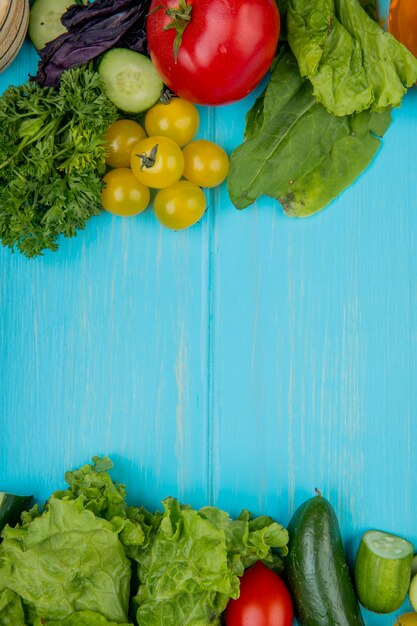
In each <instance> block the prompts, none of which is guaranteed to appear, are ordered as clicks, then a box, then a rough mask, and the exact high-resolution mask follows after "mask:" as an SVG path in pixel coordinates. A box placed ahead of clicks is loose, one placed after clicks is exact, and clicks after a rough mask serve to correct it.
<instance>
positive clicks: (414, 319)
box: [0, 44, 417, 626]
mask: <svg viewBox="0 0 417 626" xmlns="http://www.w3.org/2000/svg"><path fill="white" fill-rule="evenodd" d="M34 68H35V55H34V54H33V52H32V51H31V49H30V45H29V44H26V45H25V47H24V49H23V50H22V52H21V53H20V55H19V57H18V59H17V60H16V61H15V63H14V64H13V66H12V67H11V68H10V69H9V70H8V71H7V72H5V73H4V74H3V75H2V76H1V77H0V90H3V89H4V88H5V87H6V86H7V85H8V84H9V83H11V82H15V83H19V82H23V81H24V80H25V78H26V75H27V73H28V71H33V70H34ZM254 97H255V94H254V95H253V96H252V97H250V98H248V99H247V100H245V101H244V102H242V103H239V104H237V105H234V106H232V107H223V108H219V109H217V110H208V109H201V115H202V128H201V132H200V135H201V136H204V137H205V138H213V139H215V140H216V141H218V142H219V143H220V144H221V145H223V146H224V147H226V149H228V150H229V151H230V150H231V149H233V147H235V146H236V145H237V144H238V143H239V142H240V141H241V139H242V133H243V127H244V116H245V113H246V111H247V110H248V108H249V106H250V104H251V102H252V101H253V99H254ZM416 110H417V92H416V91H414V92H412V93H410V94H409V95H408V96H407V98H406V100H405V102H404V105H403V107H402V108H401V110H400V111H397V112H395V115H394V117H395V120H394V123H393V125H392V127H391V128H390V130H389V131H388V133H387V135H386V137H385V139H384V146H383V149H382V150H381V151H380V153H379V154H378V156H377V158H376V160H375V161H374V163H373V164H372V166H371V167H370V168H369V170H368V171H367V172H366V173H365V174H364V175H363V176H362V177H361V178H360V179H359V180H358V181H357V182H356V183H355V184H354V186H353V187H352V188H351V189H349V190H348V191H347V192H346V193H345V194H343V195H342V196H341V197H340V198H339V199H338V200H337V201H336V202H334V203H333V205H332V206H331V207H329V208H328V209H327V210H326V211H324V212H323V213H321V214H319V215H318V216H315V217H313V218H310V219H307V220H302V221H300V220H289V219H287V218H285V217H284V216H283V215H282V212H281V211H280V209H279V207H278V206H277V205H276V204H275V203H274V202H272V201H270V200H262V201H259V202H258V203H257V204H256V206H254V207H252V208H250V209H247V210H246V211H243V212H238V211H236V210H235V209H234V208H233V207H232V206H231V204H230V201H229V199H228V195H227V190H226V188H225V187H222V188H221V189H220V190H216V191H213V192H210V193H208V200H209V212H208V214H207V215H206V216H205V218H204V219H203V220H202V222H201V223H200V224H198V225H197V226H196V227H194V228H193V229H191V230H189V231H187V232H184V233H171V232H168V231H166V230H164V229H162V228H160V227H159V225H158V224H157V222H156V220H155V218H154V216H153V214H152V211H150V210H148V211H147V212H146V214H144V215H142V216H140V217H138V218H136V219H131V220H128V219H126V220H123V219H119V218H116V217H112V216H110V215H102V216H101V217H99V218H94V219H93V220H91V221H90V223H89V225H88V227H87V229H86V230H85V231H84V232H83V233H80V234H79V236H78V237H77V238H76V239H73V240H63V241H62V242H61V250H60V252H59V253H57V254H47V255H45V257H44V258H42V259H38V260H35V261H27V260H25V259H23V258H22V257H20V256H18V255H17V254H16V255H11V254H10V252H9V251H7V250H4V249H2V250H1V251H0V281H1V282H0V314H1V320H0V345H1V349H2V362H1V367H0V389H1V401H0V411H1V413H0V419H1V430H2V435H3V436H2V437H1V440H0V489H7V490H10V491H21V492H26V491H33V492H34V493H35V494H36V495H37V496H38V497H39V498H40V499H43V498H45V497H46V496H47V495H48V494H49V493H50V492H51V491H52V490H53V489H55V488H57V487H59V486H61V485H62V483H63V474H64V471H65V470H66V469H68V468H70V467H74V466H76V465H78V464H80V463H84V462H87V461H88V460H89V459H90V457H91V456H92V455H93V454H96V453H106V454H110V455H111V456H112V458H113V459H114V461H115V463H116V470H115V475H116V476H117V478H119V479H120V480H123V481H125V482H126V483H127V484H128V487H129V492H130V499H131V500H132V501H139V500H140V501H141V502H143V503H144V504H145V505H147V506H150V507H156V506H157V505H158V502H159V501H160V499H162V498H163V497H165V496H167V495H177V496H179V497H180V498H181V499H182V500H184V501H186V502H189V503H191V504H193V505H196V506H197V505H204V504H206V503H207V502H211V503H215V504H218V505H220V506H222V507H223V508H225V509H227V510H229V511H230V512H232V513H237V512H238V511H239V509H240V508H241V507H243V506H246V507H249V508H251V509H252V510H253V511H254V512H255V513H261V512H262V513H266V514H270V515H272V516H274V517H275V518H277V519H278V520H280V521H282V522H283V523H287V522H288V520H289V517H290V515H291V514H292V512H293V510H294V508H295V507H296V506H297V505H298V504H300V503H301V502H302V501H303V500H304V499H305V498H307V497H309V496H311V495H313V492H314V488H315V487H319V488H320V489H321V490H322V491H323V493H324V494H325V495H326V496H328V497H329V498H330V499H331V501H332V502H333V504H334V506H335V508H336V510H337V513H338V515H339V519H340V523H341V527H342V532H343V536H344V538H345V542H346V547H347V550H348V554H349V557H350V559H352V557H353V556H354V554H355V550H356V547H357V544H358V541H359V539H360V536H361V533H362V532H363V531H364V530H366V529H369V528H372V527H376V528H380V529H383V530H389V531H392V532H397V533H400V534H402V535H403V536H405V537H407V538H408V539H410V540H412V541H413V542H414V544H415V545H416V546H417V501H416V498H415V496H414V489H415V477H416V475H417V456H416V450H415V442H416V437H417V408H416V407H417V390H416V389H417V386H416V380H417V358H416V354H417V352H416V349H417V345H416V344H417V245H416V244H417V211H416V201H415V195H416V182H417V179H416V172H417V152H416V149H415V145H416V137H417V116H416V113H415V112H416ZM393 621H394V620H393V617H392V616H388V617H383V616H375V615H370V614H367V615H366V623H367V625H368V626H390V625H391V624H392V623H393Z"/></svg>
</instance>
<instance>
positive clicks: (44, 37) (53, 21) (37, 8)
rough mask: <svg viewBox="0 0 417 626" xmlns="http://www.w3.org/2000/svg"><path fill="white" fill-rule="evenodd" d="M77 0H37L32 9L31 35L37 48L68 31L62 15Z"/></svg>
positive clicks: (30, 20) (39, 48) (30, 19)
mask: <svg viewBox="0 0 417 626" xmlns="http://www.w3.org/2000/svg"><path fill="white" fill-rule="evenodd" d="M72 4H75V0H35V2H34V3H33V4H32V7H31V9H30V18H29V37H30V38H31V40H32V43H33V45H34V46H35V48H36V50H41V49H42V48H44V47H45V45H46V44H47V43H48V41H52V40H53V39H56V38H57V37H59V35H62V33H65V32H66V28H65V26H64V25H63V24H62V22H61V17H62V15H63V14H64V13H65V11H66V10H67V9H68V7H70V6H71V5H72Z"/></svg>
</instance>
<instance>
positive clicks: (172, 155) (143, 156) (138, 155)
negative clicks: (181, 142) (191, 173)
mask: <svg viewBox="0 0 417 626" xmlns="http://www.w3.org/2000/svg"><path fill="white" fill-rule="evenodd" d="M130 164H131V167H132V170H133V173H134V174H135V176H136V177H137V178H138V180H140V182H141V183H143V184H144V185H146V186H147V187H152V189H164V188H165V187H170V186H171V185H173V184H174V183H176V182H177V181H179V179H180V178H181V176H182V173H183V171H184V156H183V154H182V151H181V148H180V147H179V146H178V145H177V144H176V143H175V142H174V141H172V139H168V137H148V138H147V139H143V140H142V141H140V142H139V143H138V144H136V146H135V147H134V149H133V152H132V157H131V159H130Z"/></svg>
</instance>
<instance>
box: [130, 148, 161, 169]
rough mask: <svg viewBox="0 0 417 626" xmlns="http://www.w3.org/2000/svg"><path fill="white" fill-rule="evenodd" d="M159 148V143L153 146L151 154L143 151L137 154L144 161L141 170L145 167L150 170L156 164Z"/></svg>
mask: <svg viewBox="0 0 417 626" xmlns="http://www.w3.org/2000/svg"><path fill="white" fill-rule="evenodd" d="M158 148H159V144H156V146H154V147H153V148H152V150H151V151H150V153H149V154H146V152H142V154H136V155H135V156H137V157H138V158H139V159H140V160H141V161H142V165H141V166H140V171H141V172H143V170H144V169H145V168H146V169H147V170H150V169H151V168H152V167H153V166H154V165H155V162H156V155H157V152H158Z"/></svg>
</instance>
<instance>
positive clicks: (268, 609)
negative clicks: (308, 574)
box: [226, 562, 294, 626]
mask: <svg viewBox="0 0 417 626" xmlns="http://www.w3.org/2000/svg"><path fill="white" fill-rule="evenodd" d="M293 619H294V613H293V608H292V602H291V597H290V594H289V591H288V589H287V587H286V586H285V584H284V583H283V582H282V580H281V578H280V577H279V576H278V575H277V574H275V573H274V572H272V571H271V570H270V569H268V568H267V567H265V565H263V564H262V563H261V562H258V563H256V564H255V565H254V566H253V567H251V568H250V569H248V570H247V571H246V572H245V573H244V574H243V576H242V578H241V581H240V597H239V598H238V599H237V600H230V602H229V604H228V605H227V609H226V626H292V623H293Z"/></svg>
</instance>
